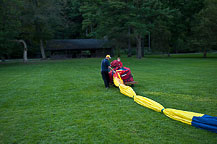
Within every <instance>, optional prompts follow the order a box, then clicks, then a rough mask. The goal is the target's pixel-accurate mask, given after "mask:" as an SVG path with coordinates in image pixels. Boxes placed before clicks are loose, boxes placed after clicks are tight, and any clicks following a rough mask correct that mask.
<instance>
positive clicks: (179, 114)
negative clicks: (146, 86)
mask: <svg viewBox="0 0 217 144" xmlns="http://www.w3.org/2000/svg"><path fill="white" fill-rule="evenodd" d="M118 77H119V78H116V77H114V78H113V80H114V84H115V86H117V87H119V89H120V92H121V93H122V94H124V95H126V96H128V97H130V98H134V101H135V102H137V103H138V104H140V105H142V106H144V107H147V108H149V109H152V110H154V111H157V112H161V111H163V113H164V114H165V115H166V116H168V117H170V118H171V119H174V120H177V121H181V122H183V123H186V124H189V125H191V122H192V118H193V117H194V116H203V115H204V114H200V113H195V112H188V111H182V110H176V109H171V108H166V109H164V107H163V106H162V105H161V104H159V103H158V102H155V101H153V100H151V99H149V98H146V97H142V96H138V95H136V93H135V92H134V90H133V89H132V88H131V87H130V86H126V85H124V83H123V80H122V79H121V77H120V75H119V74H118Z"/></svg>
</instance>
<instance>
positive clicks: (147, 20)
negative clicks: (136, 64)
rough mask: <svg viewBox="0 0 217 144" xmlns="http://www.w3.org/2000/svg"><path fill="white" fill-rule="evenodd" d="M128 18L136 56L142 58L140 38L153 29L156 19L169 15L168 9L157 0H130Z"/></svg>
mask: <svg viewBox="0 0 217 144" xmlns="http://www.w3.org/2000/svg"><path fill="white" fill-rule="evenodd" d="M129 7H130V18H129V21H128V25H129V26H130V27H131V28H132V31H133V35H134V36H135V39H136V42H137V58H138V59H141V58H142V48H141V39H142V38H143V37H144V36H145V35H148V34H149V33H151V32H152V31H153V30H154V29H155V25H156V23H158V21H162V20H166V18H168V17H170V13H171V11H170V9H168V8H167V7H163V6H162V3H161V2H160V1H158V0H132V1H131V3H129Z"/></svg>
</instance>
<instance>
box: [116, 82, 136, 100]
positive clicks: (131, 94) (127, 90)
mask: <svg viewBox="0 0 217 144" xmlns="http://www.w3.org/2000/svg"><path fill="white" fill-rule="evenodd" d="M119 89H120V92H121V93H122V94H124V95H126V96H128V97H130V98H133V97H135V96H136V93H135V92H134V90H133V89H132V88H131V87H130V86H126V85H124V84H120V85H119Z"/></svg>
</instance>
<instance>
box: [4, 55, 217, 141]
mask: <svg viewBox="0 0 217 144" xmlns="http://www.w3.org/2000/svg"><path fill="white" fill-rule="evenodd" d="M100 62H101V59H98V58H91V59H72V60H61V61H41V62H40V61H35V62H30V63H28V64H23V63H19V62H6V63H5V64H0V143H10V144H12V143H14V144H15V143H114V144H117V143H129V144H131V143H147V144H159V143H162V144H168V143H174V144H183V143H184V144H185V143H186V144H189V143H191V144H198V143H201V144H216V142H217V134H216V133H212V132H209V131H206V130H202V129H198V128H195V127H193V126H189V125H186V124H183V123H181V122H178V121H174V120H172V119H170V118H168V117H166V116H165V115H163V114H162V113H158V112H155V111H153V110H150V109H148V108H145V107H142V106H140V105H138V104H137V103H135V102H134V101H133V100H132V99H130V98H128V97H127V96H125V95H122V94H121V93H120V92H119V89H118V88H115V87H111V88H110V89H109V90H106V89H105V88H104V85H103V81H102V79H101V74H100ZM122 62H123V64H124V66H126V67H129V68H131V71H132V73H133V76H134V79H135V80H136V81H138V82H139V84H137V85H136V86H135V87H134V88H133V89H134V90H135V92H136V93H137V94H138V95H142V96H145V97H148V98H150V99H152V100H155V101H157V102H159V103H160V104H162V105H163V106H164V107H165V108H175V109H180V110H186V111H193V112H199V113H204V114H208V115H212V116H217V111H216V110H217V109H216V108H217V59H215V58H212V59H203V58H184V59H182V58H170V59H167V58H144V59H142V60H138V59H136V58H130V59H127V58H122Z"/></svg>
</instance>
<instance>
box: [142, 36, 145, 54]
mask: <svg viewBox="0 0 217 144" xmlns="http://www.w3.org/2000/svg"><path fill="white" fill-rule="evenodd" d="M141 47H142V51H141V55H142V57H144V53H145V38H144V37H142V40H141Z"/></svg>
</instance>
